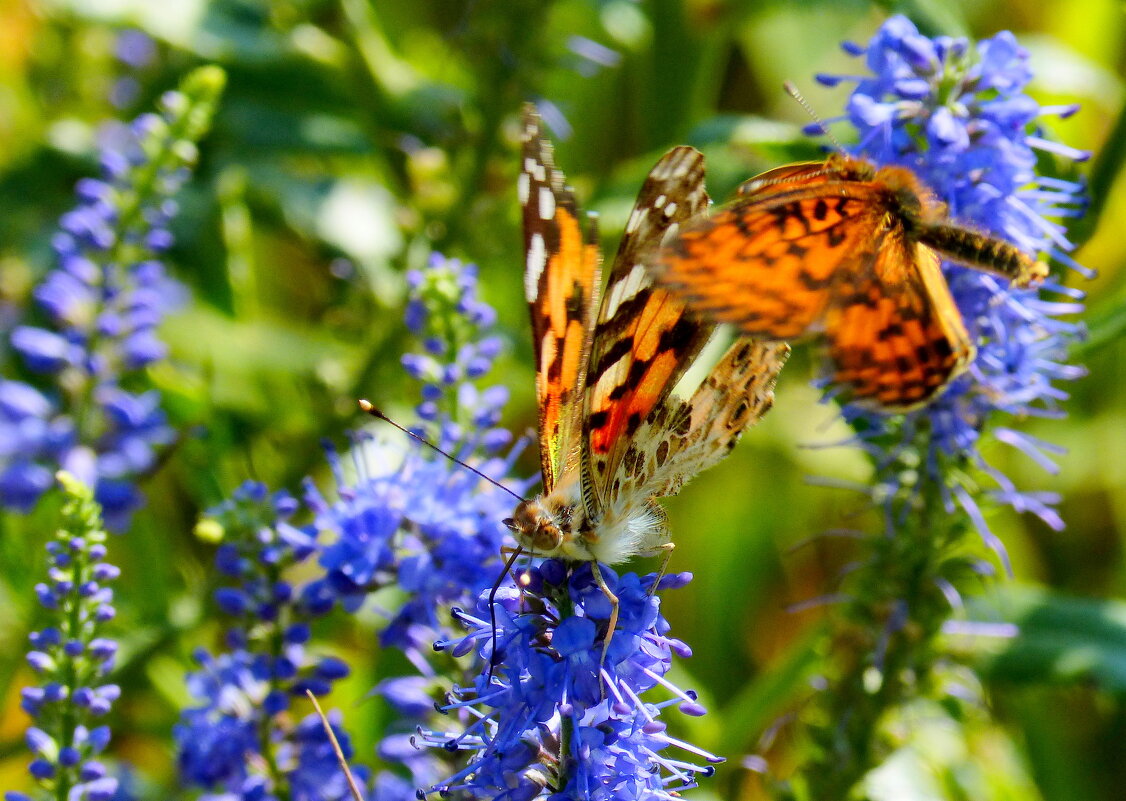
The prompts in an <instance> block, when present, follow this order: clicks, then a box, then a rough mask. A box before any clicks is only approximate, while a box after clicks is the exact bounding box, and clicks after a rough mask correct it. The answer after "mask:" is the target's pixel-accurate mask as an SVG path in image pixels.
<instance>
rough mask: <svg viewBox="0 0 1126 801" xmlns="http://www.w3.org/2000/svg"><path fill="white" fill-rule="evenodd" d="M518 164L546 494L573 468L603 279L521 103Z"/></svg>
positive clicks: (590, 242) (589, 235) (532, 116)
mask: <svg viewBox="0 0 1126 801" xmlns="http://www.w3.org/2000/svg"><path fill="white" fill-rule="evenodd" d="M523 124H524V142H523V169H522V170H521V173H520V176H519V178H518V182H517V184H518V189H519V194H520V205H521V208H522V211H523V218H524V254H525V267H524V294H525V298H526V300H527V302H528V309H529V311H530V312H531V318H532V350H533V352H534V353H535V368H536V397H537V400H538V401H539V433H540V463H541V466H542V468H543V483H544V491H545V492H550V491H551V490H552V488H553V487H554V486H555V485H556V484H557V483H558V481H559V479H560V477H561V476H562V475H563V473H564V471H566V470H567V469H569V468H576V467H577V466H578V458H579V452H580V448H581V443H582V430H583V417H584V411H583V396H584V390H585V386H586V373H587V365H588V363H589V354H590V347H591V332H592V331H593V328H594V314H595V309H596V308H597V301H598V288H599V285H600V282H601V256H600V253H599V249H598V238H597V229H596V226H595V225H594V222H593V220H591V221H589V222H588V225H587V230H586V232H585V234H584V232H583V229H582V225H581V223H580V217H579V208H578V204H577V203H576V202H575V198H574V195H573V194H572V192H571V190H570V189H569V188H568V187H567V186H566V183H565V181H566V179H565V178H564V176H563V173H562V172H561V171H560V170H558V169H556V167H555V162H554V158H553V155H552V148H551V143H550V142H548V141H547V140H546V139H545V138H544V135H543V130H542V126H541V123H540V119H539V116H538V115H537V114H536V112H535V109H534V108H533V107H532V106H527V107H525V110H524V117H523Z"/></svg>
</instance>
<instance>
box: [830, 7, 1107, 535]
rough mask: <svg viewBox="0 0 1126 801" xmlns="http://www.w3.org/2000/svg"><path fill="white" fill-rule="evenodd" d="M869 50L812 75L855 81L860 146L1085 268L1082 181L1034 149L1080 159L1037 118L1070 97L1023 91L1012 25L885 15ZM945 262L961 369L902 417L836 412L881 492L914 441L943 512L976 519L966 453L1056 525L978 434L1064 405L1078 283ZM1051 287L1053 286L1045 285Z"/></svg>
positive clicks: (1016, 441)
mask: <svg viewBox="0 0 1126 801" xmlns="http://www.w3.org/2000/svg"><path fill="white" fill-rule="evenodd" d="M846 50H847V51H848V52H849V53H851V54H853V55H858V54H863V55H864V56H865V59H866V63H867V66H868V68H869V69H870V70H871V75H868V76H862V77H859V78H852V79H849V78H843V77H837V76H820V79H821V80H822V81H823V82H824V83H827V84H830V85H835V84H837V83H839V82H841V81H844V80H855V81H856V87H855V89H854V90H853V92H852V95H851V96H850V98H849V101H848V111H847V117H846V119H847V120H848V121H849V122H850V123H851V124H852V126H853V127H855V129H856V130H857V132H858V134H859V144H858V145H857V146H856V147H855V148H854V149H853V150H854V152H856V153H858V154H861V155H864V156H866V157H868V158H870V159H872V160H873V161H875V162H877V163H879V164H899V165H905V166H907V167H910V168H911V169H912V170H914V171H915V172H916V173H918V174H919V175H920V177H922V178H923V179H924V181H925V182H926V183H927V184H928V185H929V186H930V187H931V188H932V189H933V190H934V191H935V192H936V193H937V194H938V196H939V197H940V198H941V199H942V200H943V201H944V202H945V203H946V204H947V205H948V206H949V209H950V213H951V215H952V216H953V217H954V218H955V219H959V220H961V221H964V222H965V223H967V224H970V225H972V226H974V227H976V228H978V229H981V230H983V231H987V232H989V233H991V234H993V235H996V236H999V237H1001V238H1004V239H1007V240H1009V241H1011V242H1013V243H1014V244H1016V245H1017V246H1018V247H1020V248H1021V249H1023V250H1025V251H1026V252H1028V253H1031V254H1036V253H1040V252H1047V253H1048V254H1049V255H1051V256H1052V257H1053V258H1054V259H1055V260H1056V261H1058V262H1059V263H1061V264H1063V265H1065V266H1067V267H1069V268H1072V269H1075V270H1077V271H1079V272H1081V273H1083V274H1087V273H1086V271H1085V270H1083V268H1081V267H1079V266H1078V265H1077V264H1076V263H1075V262H1074V260H1072V259H1071V258H1070V256H1068V251H1070V250H1071V249H1072V245H1071V243H1070V242H1068V240H1067V238H1066V236H1065V232H1064V228H1063V226H1062V224H1061V223H1060V222H1057V221H1054V220H1057V219H1060V218H1063V219H1066V218H1069V217H1074V216H1076V215H1078V214H1080V213H1082V209H1083V206H1084V202H1085V201H1084V196H1083V185H1082V184H1081V183H1076V182H1072V181H1067V180H1062V179H1059V178H1049V177H1043V176H1038V175H1037V174H1036V171H1035V170H1036V167H1037V163H1038V158H1039V157H1040V156H1046V155H1055V156H1061V157H1063V158H1065V159H1073V160H1083V159H1085V158H1086V154H1085V153H1081V152H1078V151H1075V150H1073V149H1071V148H1067V147H1064V146H1062V145H1058V144H1053V143H1051V142H1049V141H1048V140H1047V139H1045V138H1044V137H1043V136H1042V132H1041V120H1043V119H1044V118H1046V117H1049V116H1052V115H1059V114H1061V113H1070V112H1071V111H1073V110H1074V109H1065V110H1061V109H1058V108H1055V109H1042V108H1041V107H1040V106H1039V105H1038V104H1037V103H1036V102H1035V101H1034V100H1033V99H1032V98H1030V97H1029V96H1028V95H1026V94H1024V89H1025V87H1026V86H1027V84H1028V82H1029V80H1030V78H1031V69H1030V67H1029V63H1028V54H1027V53H1026V52H1025V51H1024V50H1023V48H1021V47H1020V46H1019V45H1018V44H1017V43H1016V40H1015V38H1014V37H1013V35H1012V34H1010V33H1008V32H1007V31H1006V32H1002V33H999V34H997V35H996V36H994V37H992V38H991V39H986V40H984V41H982V42H980V43H977V44H976V45H975V44H971V43H970V42H968V41H966V40H965V39H953V38H950V37H937V38H935V39H933V40H932V39H928V38H926V37H924V36H922V35H921V34H920V33H919V32H918V30H917V29H916V28H915V26H914V25H913V24H912V23H911V22H910V20H908V19H906V18H905V17H901V16H896V17H892V18H891V19H889V20H888V21H887V22H885V23H884V25H883V26H882V27H881V28H880V30H879V31H878V32H877V33H876V34H875V36H874V37H873V38H872V41H871V42H870V43H869V45H868V46H867V48H858V47H856V46H849V47H847V48H846ZM943 270H944V272H945V274H946V278H947V281H948V283H949V285H950V289H951V292H952V294H953V296H954V299H955V302H956V303H957V306H958V309H959V311H960V312H961V315H962V318H963V320H964V321H965V324H966V328H967V330H968V332H969V334H970V336H971V338H972V339H973V341H974V342H975V343H976V344H977V358H976V359H975V360H974V362H973V364H972V365H971V366H970V369H969V370H968V372H967V373H966V374H965V375H964V376H962V377H960V378H959V379H957V380H955V381H954V382H953V384H952V385H951V386H950V387H949V388H948V389H947V390H946V391H945V392H944V393H943V394H942V396H940V397H939V398H937V399H936V400H935V401H934V402H933V403H931V404H929V405H928V406H926V407H925V408H923V409H920V410H918V411H915V412H912V413H911V414H909V415H907V416H906V418H905V419H904V418H898V417H888V416H883V415H879V414H874V413H872V412H869V411H866V410H864V409H861V408H858V407H855V406H847V405H846V406H845V407H844V410H843V414H844V416H845V418H846V419H847V420H849V421H850V422H852V423H853V424H854V426H855V427H857V429H858V430H860V431H861V432H862V433H861V434H860V435H859V436H860V438H861V440H862V442H866V443H868V445H867V448H868V449H869V450H870V451H871V452H872V453H873V454H875V455H876V457H877V460H878V463H879V465H880V467H881V477H882V479H883V481H884V482H885V485H886V487H885V489H886V490H887V491H886V492H885V493H884V494H885V496H886V497H888V498H889V499H892V500H894V499H896V498H898V497H900V491H901V490H904V491H907V492H913V491H914V489H913V486H914V485H913V484H912V481H913V479H912V477H913V476H915V475H916V474H917V470H915V469H914V467H913V466H912V465H908V464H905V463H902V462H901V459H902V457H904V456H905V455H907V454H911V453H914V452H915V451H916V450H921V452H922V453H921V461H920V463H919V464H918V467H919V468H921V470H922V472H923V475H924V476H925V480H927V481H931V482H934V483H935V484H936V485H938V486H939V487H941V488H942V493H943V502H944V504H945V507H946V509H947V511H948V512H949V511H952V510H953V509H954V508H955V507H956V506H961V507H963V508H964V509H965V511H966V512H967V513H969V514H970V516H971V517H973V518H975V519H978V518H979V517H980V515H978V514H977V512H976V506H975V504H976V501H975V500H974V499H973V497H972V496H971V495H970V494H969V493H968V492H964V491H961V490H960V488H955V487H954V485H953V483H952V482H953V479H952V478H951V476H952V475H953V474H954V471H952V470H951V469H950V468H951V467H952V466H954V465H958V464H962V463H964V462H969V463H971V464H973V465H975V466H977V467H978V468H980V469H981V470H982V471H984V473H985V474H986V475H988V476H990V477H991V478H992V479H993V480H994V482H995V483H996V485H997V487H998V489H996V490H994V491H993V492H992V493H991V495H992V497H993V498H994V499H995V500H997V501H999V502H1001V503H1005V504H1008V505H1011V506H1013V507H1014V508H1016V509H1018V510H1022V511H1025V510H1027V511H1031V512H1033V513H1034V514H1036V515H1037V516H1039V517H1040V518H1041V519H1042V520H1044V521H1045V522H1046V523H1048V524H1049V525H1050V526H1052V527H1054V528H1057V529H1058V528H1060V527H1062V525H1063V524H1062V521H1061V520H1060V518H1059V516H1058V515H1057V513H1056V512H1055V509H1054V508H1053V505H1052V503H1051V502H1050V501H1047V500H1046V499H1045V498H1044V496H1043V495H1042V494H1040V493H1024V492H1020V491H1018V490H1017V489H1016V488H1015V487H1014V486H1013V484H1012V482H1011V481H1009V479H1008V478H1007V477H1005V476H1004V475H1002V474H1001V473H1000V472H999V471H998V470H996V468H994V467H992V466H991V465H990V464H989V463H988V462H986V461H985V459H984V457H983V455H982V453H981V451H980V444H981V442H982V435H983V434H984V433H985V432H986V431H987V430H988V428H989V425H988V424H989V423H992V421H993V420H994V418H995V417H996V415H997V413H1004V414H1008V415H1012V416H1015V417H1017V418H1021V417H1059V416H1062V415H1063V411H1062V409H1061V403H1062V402H1063V401H1064V400H1066V398H1067V393H1066V392H1065V391H1064V390H1063V389H1062V388H1061V387H1059V386H1058V382H1060V381H1066V380H1071V379H1074V378H1078V377H1080V376H1082V375H1083V374H1084V371H1083V370H1082V368H1079V367H1075V366H1072V365H1069V364H1067V363H1066V357H1067V349H1068V347H1069V346H1070V344H1071V343H1073V342H1074V341H1075V340H1076V339H1078V338H1080V337H1081V336H1082V334H1083V329H1082V326H1081V325H1080V324H1078V323H1076V322H1072V321H1070V320H1066V319H1061V318H1063V317H1067V316H1069V315H1073V314H1075V313H1077V312H1079V311H1081V310H1082V308H1083V307H1082V303H1081V299H1082V297H1083V293H1082V292H1080V291H1078V290H1074V289H1071V288H1069V287H1067V286H1065V285H1064V284H1062V283H1060V282H1059V280H1057V279H1056V278H1054V277H1053V278H1049V279H1048V280H1047V281H1045V282H1044V284H1043V285H1042V286H1041V287H1039V288H1034V289H1017V288H1013V287H1009V286H1006V285H1005V284H1004V282H1003V281H1001V280H999V279H997V278H996V277H995V276H993V275H990V274H987V273H983V272H980V271H977V270H973V269H970V268H966V267H962V266H959V265H954V264H944V265H943ZM1053 295H1054V297H1052V296H1053ZM1006 430H1007V429H1004V428H998V427H996V426H994V427H993V431H994V436H995V438H997V439H1000V440H1002V441H1005V442H1008V443H1009V444H1012V445H1014V446H1016V447H1018V448H1019V449H1020V450H1022V451H1024V452H1026V453H1028V454H1029V455H1030V456H1031V457H1032V458H1033V459H1034V460H1035V461H1037V462H1038V463H1040V464H1042V465H1043V466H1045V467H1046V468H1048V469H1049V470H1052V471H1054V470H1055V469H1056V468H1055V465H1054V463H1053V462H1052V460H1051V455H1052V454H1054V453H1055V452H1057V450H1056V449H1055V448H1053V447H1052V446H1050V445H1047V444H1045V443H1041V442H1038V441H1035V440H1032V439H1031V438H1027V437H1022V438H1017V437H1006V436H1005V434H1004V432H1005V431H1006Z"/></svg>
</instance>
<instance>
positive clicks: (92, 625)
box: [4, 472, 120, 801]
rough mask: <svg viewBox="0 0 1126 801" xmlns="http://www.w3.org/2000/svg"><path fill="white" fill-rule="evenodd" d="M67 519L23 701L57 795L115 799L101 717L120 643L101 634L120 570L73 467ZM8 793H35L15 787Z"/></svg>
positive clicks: (38, 772) (15, 797) (22, 799)
mask: <svg viewBox="0 0 1126 801" xmlns="http://www.w3.org/2000/svg"><path fill="white" fill-rule="evenodd" d="M58 478H59V481H60V483H61V484H62V486H63V490H64V492H65V497H66V500H65V504H64V506H63V525H62V527H61V528H60V529H59V530H58V532H57V534H56V535H55V539H54V540H53V541H51V542H50V543H48V545H47V553H48V554H49V555H50V560H51V567H50V570H49V571H48V576H49V580H48V582H46V583H43V584H39V585H37V586H36V588H35V591H36V594H37V595H38V596H39V603H40V604H41V605H42V606H43V607H44V608H45V609H46V610H47V611H48V614H49V615H50V617H51V624H50V625H48V626H47V627H45V628H43V629H41V630H39V631H36V632H33V633H32V634H31V645H32V650H31V652H30V653H29V654H28V655H27V661H28V664H29V665H31V669H32V670H33V671H34V672H35V673H36V675H37V676H38V677H39V679H40V683H39V684H38V685H37V686H35V687H27V688H24V690H23V696H22V706H23V709H24V711H25V712H27V713H28V714H29V715H31V716H32V717H33V718H34V719H35V725H34V726H32V727H30V728H29V729H28V730H27V744H28V747H30V748H31V750H32V751H33V752H34V753H35V759H34V760H33V761H32V763H31V766H30V768H29V770H30V771H31V775H32V776H33V777H34V778H35V779H36V781H37V782H38V783H39V784H40V786H41V787H43V788H44V790H45V791H48V792H49V793H50V797H52V798H76V799H77V798H83V799H89V801H108V799H110V798H113V797H114V794H115V793H116V792H117V789H118V781H117V779H115V778H113V777H112V776H110V775H109V774H108V772H107V770H106V767H105V765H103V764H102V763H101V762H99V761H98V760H97V759H96V757H97V756H98V755H99V754H100V753H101V752H102V751H103V750H104V749H105V747H106V746H107V745H108V744H109V740H110V730H109V727H108V726H104V725H101V726H98V725H94V723H95V721H97V720H98V719H99V718H101V717H104V716H105V715H106V713H108V712H109V711H110V707H111V706H112V704H113V702H114V701H115V700H116V699H117V697H118V695H119V694H120V690H119V688H118V686H117V685H116V684H107V683H105V677H106V675H107V674H108V673H109V672H110V670H112V669H113V663H114V658H115V656H116V654H117V643H116V642H114V641H113V640H111V639H108V638H106V637H103V636H100V633H101V629H102V627H103V626H104V624H105V623H107V622H108V621H110V620H112V619H113V617H114V614H115V613H114V608H113V591H112V590H111V589H110V588H109V586H108V584H109V582H111V581H113V580H114V579H116V578H117V577H118V574H119V571H118V569H117V568H116V567H114V566H113V565H111V564H109V563H108V562H106V561H105V557H106V546H105V541H106V533H105V531H103V530H102V524H101V517H100V510H99V509H98V505H97V504H96V503H95V502H94V499H93V495H92V493H91V491H90V489H89V488H88V487H86V486H84V485H83V484H82V483H81V482H79V481H78V480H77V479H75V478H74V477H73V476H70V475H69V474H67V473H64V472H60V473H59V475H58ZM4 797H5V799H6V801H31V797H30V796H28V795H25V794H24V793H17V792H9V793H6V794H5V796H4Z"/></svg>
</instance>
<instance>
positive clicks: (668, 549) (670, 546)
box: [647, 542, 676, 598]
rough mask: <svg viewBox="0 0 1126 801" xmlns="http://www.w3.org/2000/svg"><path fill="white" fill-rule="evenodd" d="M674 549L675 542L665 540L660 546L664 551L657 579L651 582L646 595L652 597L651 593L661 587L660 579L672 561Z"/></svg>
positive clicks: (667, 570)
mask: <svg viewBox="0 0 1126 801" xmlns="http://www.w3.org/2000/svg"><path fill="white" fill-rule="evenodd" d="M675 549H676V543H675V542H666V543H664V544H663V545H662V546H661V550H662V551H663V552H664V553H663V554H662V556H661V566H660V567H659V568H658V569H657V580H656V581H654V582H653V586H651V587H650V588H649V592H648V593H647V595H648V596H649V597H650V598H652V597H653V593H655V592H656V591H657V590H659V589H660V588H661V579H663V578H664V577H665V574H666V573H668V572H669V562H670V561H672V552H673V551H674V550H675Z"/></svg>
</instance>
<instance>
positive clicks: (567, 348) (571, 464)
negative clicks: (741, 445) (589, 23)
mask: <svg viewBox="0 0 1126 801" xmlns="http://www.w3.org/2000/svg"><path fill="white" fill-rule="evenodd" d="M703 177H704V170H703V156H701V155H700V153H698V152H697V151H695V150H693V149H692V148H688V147H680V148H674V149H673V150H672V151H670V152H669V153H668V154H666V155H665V156H664V157H663V158H662V159H661V160H660V161H658V163H657V164H656V166H654V167H653V169H652V170H651V171H650V173H649V176H648V178H647V179H646V182H645V184H644V186H643V187H642V189H641V192H640V194H639V196H638V199H637V202H636V205H635V207H634V209H633V211H632V213H631V215H630V217H629V220H628V222H627V224H626V229H625V233H624V234H623V237H622V242H621V244H620V245H619V248H618V252H617V255H616V257H615V259H614V262H613V263H612V265H611V268H610V271H609V273H610V274H609V278H608V280H607V285H606V290H605V292H603V291H602V289H601V285H602V270H601V255H600V250H599V247H598V242H597V227H596V225H595V224H594V220H593V219H591V220H587V224H586V225H585V226H584V225H583V224H582V222H581V219H580V214H579V209H578V205H577V203H576V202H575V199H574V197H573V195H572V193H571V190H570V189H569V188H568V187H567V186H566V184H565V179H564V177H563V174H562V172H560V171H559V170H558V169H556V167H555V165H554V158H553V152H552V148H551V145H550V143H549V142H547V141H546V139H545V138H544V137H543V134H542V131H541V127H540V121H539V118H538V116H537V115H536V114H535V112H534V110H532V109H531V108H529V109H527V110H526V111H525V114H524V151H523V168H522V170H521V174H520V176H519V179H518V190H519V196H520V201H521V206H522V212H523V219H524V245H525V258H526V263H525V273H524V289H525V298H526V300H527V302H528V308H529V312H530V316H531V322H532V338H533V350H534V352H535V356H536V395H537V399H538V401H539V433H540V461H541V467H542V472H543V493H542V494H541V495H539V496H537V497H535V498H533V499H531V500H526V501H522V502H521V503H519V504H518V505H517V507H516V508H515V510H514V511H513V515H512V517H511V518H509V519H508V520H506V521H505V522H506V523H507V524H508V526H509V528H510V529H511V530H512V532H513V534H514V536H515V537H516V540H517V542H518V543H519V545H520V546H521V547H522V548H523V549H526V550H528V551H530V552H532V553H535V554H536V555H539V556H557V557H561V558H563V559H567V560H571V561H590V562H595V563H596V564H597V563H598V562H602V563H604V564H616V563H619V562H622V561H625V560H626V559H628V558H630V557H632V556H635V555H657V554H659V553H662V552H667V549H668V547H669V531H668V527H667V525H666V521H665V514H664V511H663V509H662V508H661V507H660V505H659V504H658V503H657V502H656V500H655V499H656V498H658V497H661V496H666V495H672V494H674V493H675V492H677V491H678V490H679V489H680V487H681V486H682V485H683V483H684V482H685V481H687V480H688V479H689V478H691V477H692V476H694V475H696V474H697V473H699V472H700V471H702V470H704V469H706V468H707V467H709V466H710V465H712V464H714V463H715V462H717V461H719V459H721V458H722V457H723V456H725V455H726V454H727V452H728V451H729V450H730V449H731V447H732V446H733V445H734V444H735V442H736V440H738V438H739V436H740V435H741V433H742V432H743V430H744V429H745V428H746V427H748V426H749V425H750V424H752V423H753V422H755V421H757V420H758V418H759V417H761V416H762V415H763V414H765V413H766V411H767V410H768V409H769V408H770V406H771V403H772V402H773V386H774V381H775V379H776V377H777V374H778V371H779V370H780V369H781V367H782V365H783V363H784V362H785V359H786V356H787V354H788V353H789V349H788V347H787V346H786V345H784V344H778V343H764V342H758V341H755V340H751V339H748V338H742V339H740V340H739V341H737V342H736V343H735V345H733V346H732V347H731V348H730V349H729V350H728V352H727V353H726V354H725V355H724V356H723V357H722V358H721V359H720V361H719V363H718V364H717V365H716V366H715V368H713V370H712V373H711V375H709V377H708V378H707V379H706V380H705V381H704V382H702V383H701V385H700V387H699V388H698V389H697V390H696V392H695V393H694V394H693V395H692V397H691V398H689V399H688V400H684V399H680V398H678V397H675V396H674V395H672V394H671V393H672V389H673V387H674V386H675V385H676V383H677V382H678V380H679V379H680V378H681V377H682V376H683V374H684V372H685V370H687V368H688V367H689V366H690V365H691V363H692V362H693V360H694V359H695V358H696V356H697V355H698V354H699V352H700V350H701V349H702V348H703V346H704V345H705V344H706V343H707V341H708V340H709V338H710V337H711V335H712V333H713V331H714V328H715V326H714V324H712V323H710V322H707V321H705V320H703V319H701V318H698V317H696V316H694V315H692V314H690V313H689V312H688V310H687V308H686V307H685V305H684V303H683V302H681V301H679V300H678V299H676V298H675V297H674V296H673V295H672V294H671V293H669V292H668V291H666V290H664V289H662V288H660V287H657V286H654V285H653V283H652V278H651V277H650V272H649V269H648V267H647V265H646V264H645V263H644V259H646V258H651V257H652V255H653V254H654V253H655V252H656V250H657V248H658V246H659V245H660V243H661V241H662V240H663V239H664V238H665V237H666V236H669V235H672V234H673V233H674V232H675V230H676V229H677V228H678V226H680V225H682V224H684V223H686V222H688V221H689V220H692V219H694V218H695V217H697V216H699V215H700V214H702V213H703V212H704V211H705V210H706V209H707V206H708V203H709V201H708V196H707V193H706V191H705V190H704V183H703Z"/></svg>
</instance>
